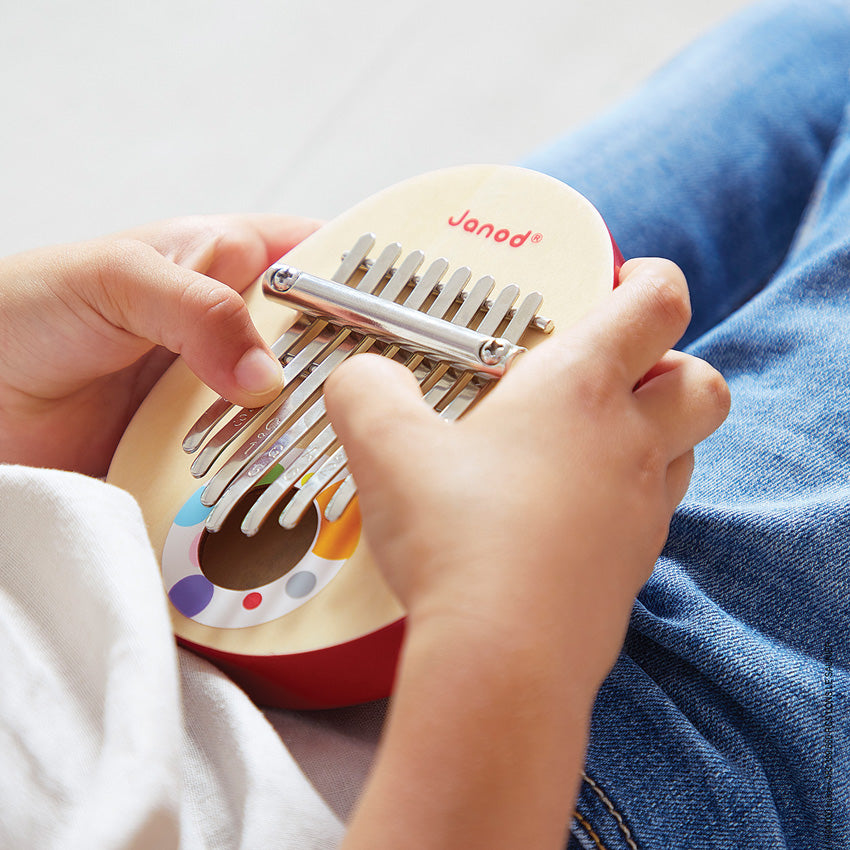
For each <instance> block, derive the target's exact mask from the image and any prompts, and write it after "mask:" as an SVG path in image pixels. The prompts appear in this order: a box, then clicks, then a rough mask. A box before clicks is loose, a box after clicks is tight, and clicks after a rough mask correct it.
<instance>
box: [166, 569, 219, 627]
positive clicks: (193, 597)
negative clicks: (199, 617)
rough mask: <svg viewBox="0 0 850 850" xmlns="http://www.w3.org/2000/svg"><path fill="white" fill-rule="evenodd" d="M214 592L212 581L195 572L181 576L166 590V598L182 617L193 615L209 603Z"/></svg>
mask: <svg viewBox="0 0 850 850" xmlns="http://www.w3.org/2000/svg"><path fill="white" fill-rule="evenodd" d="M214 592H215V586H214V585H213V584H212V582H211V581H210V580H209V579H208V578H207V577H206V576H202V575H198V574H197V573H196V574H195V575H191V576H186V578H181V579H180V581H178V582H177V583H176V584H175V585H174V587H172V588H171V590H169V591H168V598H169V599H170V600H171V604H172V605H173V606H174V607H175V608H176V609H177V610H178V611H179V612H180V613H181V614H182V615H183V616H184V617H194V616H195V615H196V614H200V613H201V611H203V610H204V608H206V607H207V605H209V604H210V600H211V599H212V597H213V593H214Z"/></svg>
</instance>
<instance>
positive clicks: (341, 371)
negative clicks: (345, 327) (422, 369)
mask: <svg viewBox="0 0 850 850" xmlns="http://www.w3.org/2000/svg"><path fill="white" fill-rule="evenodd" d="M325 405H326V408H327V411H328V416H329V417H330V420H331V424H332V425H333V427H334V430H335V431H336V434H337V436H338V437H339V439H340V440H341V441H342V444H343V446H344V447H345V452H346V455H347V456H348V464H349V467H350V469H351V472H352V474H353V475H354V479H355V480H356V481H357V487H358V490H359V491H360V493H361V495H363V496H365V495H366V494H367V493H368V492H370V491H371V490H372V488H373V487H386V486H388V484H389V483H391V482H392V481H398V480H400V479H406V480H409V479H408V478H407V476H406V475H405V473H404V470H407V471H408V474H415V471H414V470H413V469H412V468H411V466H412V464H415V463H416V460H417V457H418V456H419V454H420V453H419V452H418V451H417V449H418V447H420V446H425V445H427V444H428V442H429V440H428V439H427V438H428V436H429V434H430V433H431V432H432V429H433V428H435V427H436V426H437V425H438V424H439V422H438V417H437V415H436V414H435V413H434V412H433V410H431V408H430V407H428V405H427V404H426V403H425V402H424V401H423V400H422V393H421V391H420V389H419V384H418V383H417V381H416V378H415V377H414V376H413V373H412V372H411V371H410V370H409V369H406V368H405V367H404V366H402V365H401V364H399V363H396V362H394V361H393V360H390V359H388V358H386V357H380V356H378V355H374V354H361V355H358V356H356V357H352V358H350V359H348V360H346V361H344V362H343V363H342V364H341V365H340V366H338V367H337V368H336V369H335V370H334V372H333V373H332V374H331V375H330V377H329V378H328V379H327V380H326V381H325Z"/></svg>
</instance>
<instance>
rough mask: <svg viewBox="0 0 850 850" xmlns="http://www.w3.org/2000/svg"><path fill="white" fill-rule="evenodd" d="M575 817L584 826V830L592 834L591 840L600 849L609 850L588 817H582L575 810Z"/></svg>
mask: <svg viewBox="0 0 850 850" xmlns="http://www.w3.org/2000/svg"><path fill="white" fill-rule="evenodd" d="M573 817H575V819H576V820H577V821H578V822H579V823H580V824H581V825H582V826H583V827H584V831H585V832H586V833H587V834H588V835H589V836H590V839H591V841H593V843H594V844H595V845H596V846H597V847H598V848H599V850H608V848H607V847H606V846H605V845H604V844H603V843H602V839H601V838H600V837H599V836H598V835H597V834H596V833H595V832H594V831H593V827H592V826H591V825H590V823H589V822H588V820H587V818H584V817H582V816H581V815H580V814H579V813H578V812H573Z"/></svg>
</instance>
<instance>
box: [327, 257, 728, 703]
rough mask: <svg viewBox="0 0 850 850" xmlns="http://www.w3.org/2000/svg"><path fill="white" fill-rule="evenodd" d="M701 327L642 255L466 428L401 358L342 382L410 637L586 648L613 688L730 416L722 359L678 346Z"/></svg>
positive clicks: (682, 293)
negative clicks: (476, 637)
mask: <svg viewBox="0 0 850 850" xmlns="http://www.w3.org/2000/svg"><path fill="white" fill-rule="evenodd" d="M689 318H690V308H689V299H688V294H687V287H686V283H685V280H684V277H683V276H682V274H681V272H680V271H679V270H678V268H676V267H675V266H674V265H673V264H671V263H668V262H665V261H661V260H641V261H631V262H630V263H627V264H626V265H625V266H624V267H623V270H622V272H621V286H620V287H618V288H617V289H616V290H614V292H613V293H612V294H611V296H610V298H609V299H608V300H607V302H606V303H605V304H604V305H603V306H602V307H601V309H599V310H597V311H596V312H595V313H594V314H592V315H591V316H589V317H588V318H586V319H585V320H584V321H582V322H580V323H579V324H578V325H576V326H574V327H572V328H570V329H569V330H568V331H566V332H565V333H563V334H561V335H556V336H555V337H554V338H553V339H551V340H548V341H546V342H544V343H543V344H541V345H540V346H538V347H537V348H536V349H534V350H533V351H531V352H529V353H528V354H526V355H524V356H523V357H522V358H521V359H520V360H519V361H518V362H517V363H516V365H515V366H514V367H513V369H512V370H511V371H510V373H509V374H508V375H507V376H506V377H505V378H504V379H503V380H502V381H500V383H499V384H498V386H497V387H496V388H495V390H494V391H493V392H492V393H490V394H489V395H488V396H487V398H486V399H485V400H484V401H483V402H482V403H481V404H479V405H478V407H477V408H476V409H475V410H474V411H472V412H471V413H470V415H469V416H467V417H466V418H464V419H463V420H461V421H459V422H457V423H452V424H447V423H446V422H445V421H444V420H441V419H440V418H439V417H438V416H437V415H436V414H435V413H434V412H433V411H431V410H430V409H429V408H428V407H427V406H426V405H425V404H424V403H423V401H422V400H421V396H420V394H419V390H418V386H417V385H416V382H415V380H414V379H413V376H412V375H411V373H410V372H408V371H407V370H405V369H404V368H403V367H401V366H399V365H397V364H394V363H392V362H389V361H387V360H385V359H383V358H378V357H368V356H366V357H362V358H355V359H353V360H351V361H350V362H347V363H345V364H343V366H342V367H340V368H339V369H338V370H337V371H336V372H335V373H334V375H333V376H332V377H331V379H330V380H329V381H328V382H327V384H326V397H327V404H328V410H329V412H330V415H331V418H332V420H333V423H334V427H335V429H336V430H337V432H338V434H339V436H340V438H341V439H342V442H343V443H344V445H345V448H346V452H347V454H348V458H349V463H350V466H351V469H352V471H353V474H354V477H355V479H356V481H357V485H358V491H359V494H360V499H361V505H362V508H363V516H364V523H365V532H366V535H367V538H368V541H369V545H370V546H371V548H372V550H373V551H374V554H375V557H376V559H377V562H378V564H379V565H380V567H381V569H382V570H383V571H384V573H385V574H386V576H387V577H388V579H389V581H390V583H391V585H392V587H393V588H394V590H395V591H396V593H397V594H398V596H399V597H400V599H401V600H402V602H403V603H404V604H405V606H406V607H407V609H408V611H409V623H410V629H411V631H413V630H415V629H419V628H422V627H423V626H425V624H426V623H429V622H438V623H439V628H440V629H441V630H442V631H443V633H445V634H446V635H449V634H451V631H452V629H453V628H457V629H461V630H465V629H466V628H467V625H466V624H469V623H472V625H471V626H469V628H474V629H475V630H476V631H477V633H478V634H484V635H486V636H488V638H489V639H491V640H493V641H495V644H496V645H497V646H498V645H502V644H503V643H506V642H507V643H510V644H511V645H513V646H516V645H517V644H520V645H527V648H528V649H529V650H534V649H540V650H544V649H545V652H546V655H547V658H548V660H549V663H553V664H555V665H557V664H558V662H559V659H558V658H557V657H553V656H554V655H555V654H556V653H557V652H558V651H560V649H559V648H564V651H574V649H572V648H574V646H575V641H576V640H580V641H581V646H582V655H583V664H582V670H583V671H584V674H585V675H587V676H588V677H589V679H588V683H587V684H588V686H589V687H593V688H595V687H596V686H598V685H599V684H600V683H601V681H602V679H603V678H604V676H605V675H606V673H607V671H608V669H609V668H610V666H611V665H612V664H613V662H614V660H615V659H616V656H617V653H618V651H619V648H620V645H621V643H622V639H623V635H624V632H625V628H626V624H627V621H628V616H629V612H630V610H631V606H632V602H633V600H634V597H635V595H636V593H637V592H638V590H639V588H640V587H641V585H642V584H643V583H644V582H645V581H646V579H647V578H648V576H649V574H650V572H651V570H652V567H653V564H654V562H655V560H656V558H657V557H658V554H659V552H660V550H661V547H662V546H663V544H664V541H665V539H666V536H667V531H668V527H669V522H670V519H671V516H672V513H673V510H674V508H675V507H676V505H677V504H678V503H679V502H680V501H681V499H682V497H683V496H684V494H685V491H686V490H687V487H688V483H689V480H690V475H691V471H692V468H693V452H692V450H693V447H694V445H695V444H696V443H698V442H699V441H700V440H702V439H704V438H705V437H707V436H708V435H709V434H710V433H712V432H713V431H714V430H715V429H716V428H717V427H718V426H719V425H720V424H721V422H722V421H723V420H724V418H725V417H726V414H727V412H728V409H729V393H728V389H727V387H726V384H725V382H724V381H723V379H722V377H721V376H720V375H719V374H718V373H717V372H716V371H715V370H714V369H713V368H712V367H711V366H709V365H708V364H707V363H705V362H703V361H701V360H698V359H696V358H694V357H691V356H688V355H686V354H682V353H679V352H671V351H669V349H670V348H671V347H672V346H673V345H674V344H675V343H676V341H677V340H678V339H679V338H680V336H681V335H682V333H683V332H684V330H685V327H686V326H687V323H688V321H689ZM642 379H643V380H642ZM639 382H640V386H639V387H637V388H636V386H637V385H638V383H639ZM560 660H562V661H564V662H565V663H570V659H567V658H564V659H560Z"/></svg>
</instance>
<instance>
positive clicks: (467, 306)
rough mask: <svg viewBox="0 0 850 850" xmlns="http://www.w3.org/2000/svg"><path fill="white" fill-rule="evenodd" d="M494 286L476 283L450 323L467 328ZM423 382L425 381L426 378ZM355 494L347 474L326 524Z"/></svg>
mask: <svg viewBox="0 0 850 850" xmlns="http://www.w3.org/2000/svg"><path fill="white" fill-rule="evenodd" d="M494 285H495V281H494V280H493V278H492V277H491V276H490V275H486V276H485V277H482V278H480V279H479V280H478V281H476V283H475V285H474V286H473V287H472V289H471V290H470V291H469V292H468V293H467V294H466V297H465V298H464V300H463V303H462V304H461V306H460V308H459V309H458V311H457V312H456V313H455V315H454V316H453V317H452V320H451V321H452V322H453V323H454V324H456V325H463V326H464V327H466V326H468V325H469V323H470V322H471V321H472V319H473V318H474V316H475V314H476V313H477V312H478V310H479V309H480V308H481V306H482V305H483V304H484V303H485V302H486V300H487V296H489V295H490V293H491V292H492V291H493V286H494ZM435 305H436V302H435ZM444 312H445V311H444ZM441 315H442V314H441ZM429 374H430V373H429ZM425 380H427V377H426V379H425ZM356 492H357V485H356V484H355V483H354V478H353V477H352V475H351V473H348V475H346V477H345V478H344V479H343V482H342V484H340V486H339V488H338V489H337V491H336V492H335V493H334V494H333V496H332V497H331V499H330V501H329V502H328V505H327V507H326V508H325V519H326V520H327V521H328V522H335V521H336V520H338V519H339V518H340V517H341V516H342V514H343V512H344V511H345V509H346V508H347V507H348V505H349V503H350V502H351V500H352V499H353V498H354V494H355V493H356Z"/></svg>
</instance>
